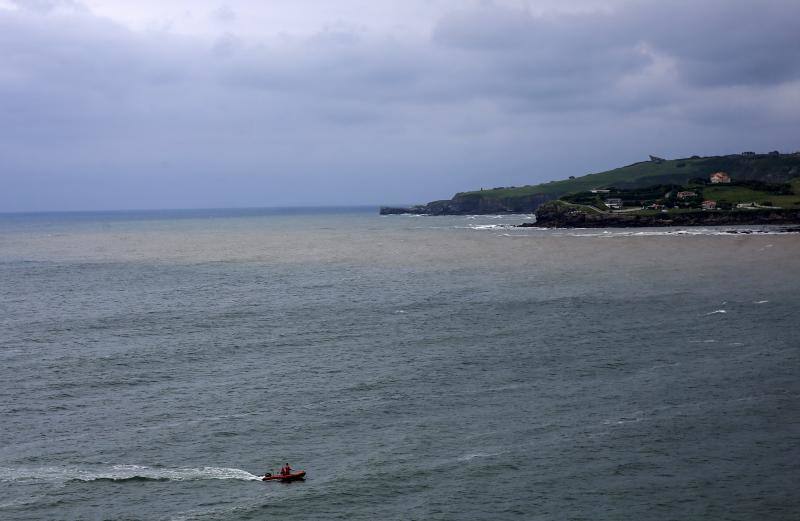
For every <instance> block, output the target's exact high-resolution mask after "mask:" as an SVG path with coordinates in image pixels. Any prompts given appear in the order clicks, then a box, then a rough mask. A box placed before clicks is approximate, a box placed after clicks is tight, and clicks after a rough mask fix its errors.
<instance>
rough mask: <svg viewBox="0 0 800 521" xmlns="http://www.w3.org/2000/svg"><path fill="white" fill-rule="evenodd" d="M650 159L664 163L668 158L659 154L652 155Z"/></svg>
mask: <svg viewBox="0 0 800 521" xmlns="http://www.w3.org/2000/svg"><path fill="white" fill-rule="evenodd" d="M650 161H652V162H653V163H663V162H664V161H666V159H664V158H663V157H658V156H650Z"/></svg>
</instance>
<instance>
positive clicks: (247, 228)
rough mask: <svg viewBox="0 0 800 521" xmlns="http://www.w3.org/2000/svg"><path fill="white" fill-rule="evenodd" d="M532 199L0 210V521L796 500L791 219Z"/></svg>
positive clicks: (697, 506)
mask: <svg viewBox="0 0 800 521" xmlns="http://www.w3.org/2000/svg"><path fill="white" fill-rule="evenodd" d="M531 220H532V216H527V215H504V216H449V217H429V216H380V215H378V212H377V208H294V209H237V210H184V211H178V210H176V211H129V212H97V213H40V214H3V215H0V519H3V520H62V519H63V520H273V519H274V520H287V521H288V520H326V519H346V520H351V521H352V520H376V519H377V520H382V519H390V520H394V519H398V520H490V519H491V520H511V519H514V520H551V519H552V520H620V519H647V520H662V519H663V520H673V519H714V520H723V519H724V520H755V519H757V520H788V519H798V518H800V493H798V484H800V328H798V320H799V319H800V276H798V273H800V235H798V234H796V233H786V232H785V231H783V230H781V229H778V228H770V227H744V228H684V229H679V228H659V229H609V230H602V229H601V230H597V229H593V230H581V229H571V230H567V229H555V230H547V229H541V228H536V227H535V226H534V227H529V228H518V227H516V226H515V225H517V224H520V223H523V222H531ZM287 462H288V463H289V464H290V465H291V466H292V467H293V468H294V469H296V470H305V471H306V473H307V479H306V480H305V481H298V482H292V483H281V482H264V481H261V480H260V476H261V475H263V474H264V473H265V472H276V471H277V470H278V469H279V468H280V466H281V465H283V464H284V463H287Z"/></svg>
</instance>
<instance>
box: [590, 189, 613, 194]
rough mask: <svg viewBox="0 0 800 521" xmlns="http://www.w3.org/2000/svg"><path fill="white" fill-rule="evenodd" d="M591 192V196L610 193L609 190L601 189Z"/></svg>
mask: <svg viewBox="0 0 800 521" xmlns="http://www.w3.org/2000/svg"><path fill="white" fill-rule="evenodd" d="M591 192H592V193H593V194H607V193H610V192H611V190H601V189H596V190H591Z"/></svg>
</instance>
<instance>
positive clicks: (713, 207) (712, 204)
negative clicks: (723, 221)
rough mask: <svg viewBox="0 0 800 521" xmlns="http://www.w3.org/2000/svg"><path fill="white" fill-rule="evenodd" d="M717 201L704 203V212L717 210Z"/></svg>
mask: <svg viewBox="0 0 800 521" xmlns="http://www.w3.org/2000/svg"><path fill="white" fill-rule="evenodd" d="M716 208H717V202H716V201H703V210H716Z"/></svg>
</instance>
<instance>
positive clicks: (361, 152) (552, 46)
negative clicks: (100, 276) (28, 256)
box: [0, 0, 800, 210]
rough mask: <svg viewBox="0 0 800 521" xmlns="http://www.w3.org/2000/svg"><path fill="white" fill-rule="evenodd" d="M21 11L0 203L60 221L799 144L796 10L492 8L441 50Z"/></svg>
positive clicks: (367, 39)
mask: <svg viewBox="0 0 800 521" xmlns="http://www.w3.org/2000/svg"><path fill="white" fill-rule="evenodd" d="M20 4H22V2H20ZM25 6H26V8H25V9H18V10H5V9H2V8H0V115H2V118H3V123H4V124H3V125H2V126H0V158H1V159H0V176H2V177H3V178H4V181H5V186H6V188H7V189H6V190H5V191H4V193H3V194H0V209H7V210H8V209H24V208H28V207H30V208H39V207H66V206H67V204H66V203H65V204H62V205H60V206H59V205H58V204H57V203H58V201H59V197H60V196H59V194H63V193H66V192H64V190H63V189H64V188H65V187H67V186H69V187H73V188H74V190H73V191H71V192H69V193H70V194H71V199H69V201H70V203H69V204H71V205H72V206H71V207H77V208H80V207H82V206H87V205H88V206H127V207H130V206H139V207H142V206H153V205H162V206H163V205H166V206H169V205H170V204H174V205H189V206H192V205H215V203H214V200H215V199H214V198H215V197H218V200H219V201H220V202H219V203H217V204H234V203H233V202H235V201H236V200H237V199H236V198H237V197H241V199H240V200H241V201H242V204H320V203H324V202H326V201H329V202H332V203H361V202H380V201H386V200H391V201H392V202H407V201H415V200H417V201H419V200H425V199H432V198H436V197H445V196H448V195H449V194H450V193H451V192H454V191H457V190H462V189H467V188H471V187H474V186H480V185H498V184H523V183H531V182H536V181H538V180H545V179H551V178H554V177H559V176H563V175H571V174H582V173H585V171H586V170H594V169H599V168H602V167H603V166H614V165H616V164H619V163H624V162H629V161H631V160H635V159H638V158H640V157H644V155H645V154H646V153H650V152H653V153H659V154H664V155H669V154H670V151H674V152H675V153H676V154H686V153H713V152H728V151H736V150H738V149H739V148H758V144H759V142H761V141H763V143H764V148H769V149H773V148H781V147H782V146H787V147H791V148H797V145H796V144H792V139H793V136H794V135H797V132H796V131H797V130H800V109H798V106H800V103H798V102H799V101H800V100H798V99H797V97H798V95H797V92H798V88H797V87H798V79H800V64H798V60H800V53H798V52H797V51H798V49H800V36H799V35H800V32H798V31H797V30H796V28H795V27H794V25H793V24H792V22H793V21H794V20H797V19H800V4H798V3H796V2H788V1H781V0H774V1H772V0H770V1H766V2H761V3H759V4H758V8H757V9H756V7H755V6H754V4H752V3H745V2H739V1H737V0H730V1H724V2H723V1H722V0H712V1H708V2H702V3H700V2H694V3H690V2H685V1H678V2H669V3H666V2H637V3H631V4H621V5H620V6H619V7H618V8H617V9H616V10H613V9H612V10H605V11H602V12H585V13H579V14H549V15H544V16H538V15H533V14H531V13H529V12H527V11H521V10H513V9H508V8H503V7H499V6H494V5H491V4H487V5H485V6H483V7H481V8H479V9H475V10H469V11H461V12H457V13H452V14H448V15H445V16H443V17H442V18H441V19H440V20H439V21H438V23H437V24H436V25H435V27H434V30H433V32H432V34H431V36H430V39H429V40H419V39H418V40H414V39H408V40H399V39H397V38H392V37H389V36H385V35H381V34H375V33H372V32H370V31H369V30H367V29H365V28H361V27H355V26H350V25H347V24H345V23H339V24H335V25H330V26H326V27H323V28H322V29H321V30H320V31H319V32H318V33H316V34H313V35H310V36H308V37H296V36H295V37H290V36H283V37H274V38H265V39H264V40H263V41H260V42H254V41H252V40H248V39H246V38H243V37H241V36H238V35H237V34H235V33H234V32H233V31H232V30H231V31H229V32H226V33H225V34H223V35H222V36H219V37H218V38H216V39H214V40H205V39H201V38H195V37H187V36H177V35H174V34H170V33H167V32H158V31H151V32H136V31H132V30H130V29H128V28H126V27H124V26H121V25H119V24H117V23H114V22H112V21H110V20H108V19H104V18H101V17H97V16H94V15H92V14H91V13H90V12H88V11H86V10H84V9H81V8H80V6H79V5H78V4H72V3H71V2H57V1H55V0H37V1H36V2H26V3H25ZM70 6H74V7H75V8H72V7H70ZM223 11H224V10H223ZM219 14H220V12H217V13H215V15H219ZM230 14H231V13H228V14H227V15H226V14H225V13H222V15H223V16H222V17H221V18H220V20H219V21H221V22H225V24H226V26H225V29H231V26H229V25H228V24H229V22H230V21H232V19H231V18H230V16H229V15H230ZM234 18H235V16H234ZM226 20H227V21H226ZM755 130H757V132H758V133H757V134H755V132H754V131H755ZM754 135H757V138H754ZM564 147H567V148H564ZM574 149H580V150H581V154H580V156H581V157H575V154H574V153H573V152H572V150H574ZM565 150H566V151H565ZM43 180H47V181H46V182H45V181H43ZM99 180H102V181H99ZM153 184H157V185H158V186H159V194H160V195H159V197H158V198H153V199H148V197H150V196H151V195H152V193H151V192H152V190H149V188H148V187H150V186H153ZM42 185H46V187H42ZM384 186H386V187H388V188H386V189H388V190H389V192H386V191H385V190H386V189H385V188H384ZM37 187H39V188H38V190H40V191H39V192H37ZM75 187H78V188H75ZM59 190H61V191H59ZM392 190H395V191H396V192H392ZM48 191H50V192H48ZM44 193H51V195H50V196H47V197H45V196H44V195H42V194H44ZM37 194H38V195H37ZM81 194H83V195H81ZM259 197H260V199H259ZM170 200H173V201H175V202H174V203H169V201H170ZM192 200H195V201H197V202H196V204H195V203H191V201H192ZM81 201H83V203H81ZM98 201H101V202H102V201H105V204H100V203H98ZM148 201H152V202H151V203H149V204H148ZM232 201H233V202H232Z"/></svg>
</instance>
